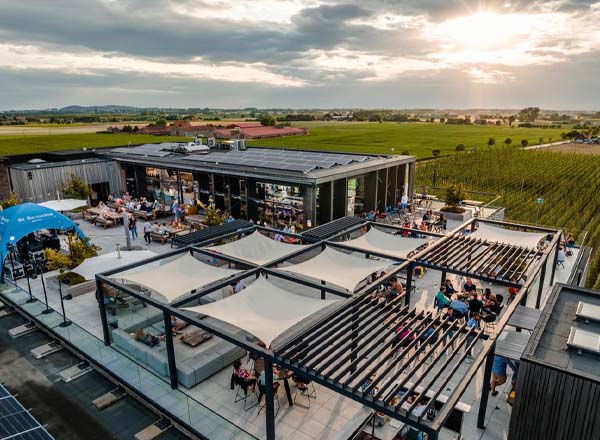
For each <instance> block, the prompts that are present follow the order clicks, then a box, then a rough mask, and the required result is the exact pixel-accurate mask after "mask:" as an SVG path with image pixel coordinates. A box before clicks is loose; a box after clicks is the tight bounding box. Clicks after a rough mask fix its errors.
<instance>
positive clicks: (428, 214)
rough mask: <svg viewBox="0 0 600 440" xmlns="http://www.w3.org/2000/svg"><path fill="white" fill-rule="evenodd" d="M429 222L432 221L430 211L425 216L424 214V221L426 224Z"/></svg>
mask: <svg viewBox="0 0 600 440" xmlns="http://www.w3.org/2000/svg"><path fill="white" fill-rule="evenodd" d="M427 220H431V211H429V210H427V211H425V214H423V221H424V222H426V221H427Z"/></svg>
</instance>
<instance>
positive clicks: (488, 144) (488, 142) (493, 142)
mask: <svg viewBox="0 0 600 440" xmlns="http://www.w3.org/2000/svg"><path fill="white" fill-rule="evenodd" d="M494 145H496V139H494V138H493V137H491V138H489V139H488V141H487V146H488V147H490V148H492V147H493V146H494Z"/></svg>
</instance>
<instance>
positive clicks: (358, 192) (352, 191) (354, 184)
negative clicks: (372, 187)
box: [347, 176, 365, 216]
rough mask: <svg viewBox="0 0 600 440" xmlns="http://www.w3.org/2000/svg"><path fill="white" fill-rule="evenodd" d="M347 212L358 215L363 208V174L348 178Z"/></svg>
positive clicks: (350, 214)
mask: <svg viewBox="0 0 600 440" xmlns="http://www.w3.org/2000/svg"><path fill="white" fill-rule="evenodd" d="M347 191H348V212H347V215H349V216H353V215H359V214H361V213H362V212H363V211H364V210H365V178H364V176H359V177H354V178H352V179H348V190H347Z"/></svg>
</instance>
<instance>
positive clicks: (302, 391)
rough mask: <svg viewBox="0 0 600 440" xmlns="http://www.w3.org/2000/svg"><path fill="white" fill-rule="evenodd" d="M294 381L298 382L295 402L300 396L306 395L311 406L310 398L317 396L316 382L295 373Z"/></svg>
mask: <svg viewBox="0 0 600 440" xmlns="http://www.w3.org/2000/svg"><path fill="white" fill-rule="evenodd" d="M294 382H296V392H295V393H294V403H296V399H297V398H298V396H304V397H306V403H307V406H308V407H309V408H310V399H316V398H317V390H316V388H315V384H314V383H313V382H312V381H311V380H310V379H307V378H305V377H302V376H299V375H296V374H295V375H294Z"/></svg>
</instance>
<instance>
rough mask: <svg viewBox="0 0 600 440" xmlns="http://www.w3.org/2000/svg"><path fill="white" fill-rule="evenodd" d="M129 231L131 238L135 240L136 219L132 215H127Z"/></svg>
mask: <svg viewBox="0 0 600 440" xmlns="http://www.w3.org/2000/svg"><path fill="white" fill-rule="evenodd" d="M129 232H130V233H131V239H132V240H135V239H136V238H137V236H138V232H137V220H136V218H135V217H134V216H133V215H131V216H130V217H129Z"/></svg>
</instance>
